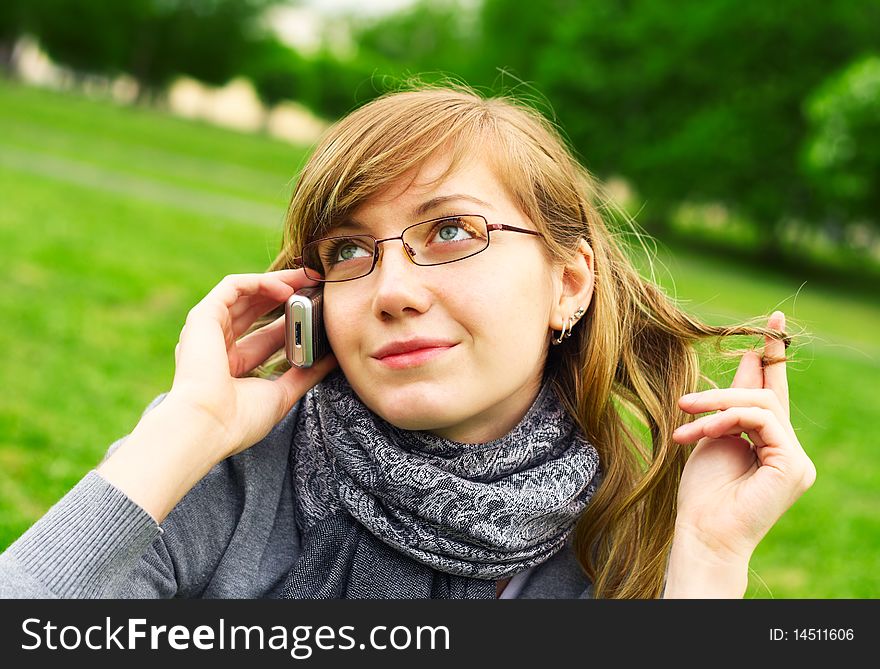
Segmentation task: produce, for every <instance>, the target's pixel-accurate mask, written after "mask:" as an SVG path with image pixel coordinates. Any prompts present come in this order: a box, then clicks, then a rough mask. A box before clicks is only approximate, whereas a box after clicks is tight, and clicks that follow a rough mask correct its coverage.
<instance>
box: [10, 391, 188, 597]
mask: <svg viewBox="0 0 880 669" xmlns="http://www.w3.org/2000/svg"><path fill="white" fill-rule="evenodd" d="M163 397H164V395H160V396H159V397H157V398H156V399H155V400H153V402H151V403H150V405H149V406H148V407H147V409H146V410H145V411H144V413H145V414H146V413H147V412H148V411H150V410H151V409H152V408H153V407H154V406H156V405H157V404H159V402H161V400H162V399H163ZM123 440H124V438H123V439H121V440H119V441H117V442H115V443H114V444H112V445H111V446H110V448H109V449H108V454H109V453H111V452H112V451H113V450H114V449H115V448H116V447H118V445H119V444H120V443H122V441H123ZM161 534H162V529H161V528H160V527H159V525H157V524H156V522H155V521H154V520H153V518H152V517H151V516H150V515H149V514H148V513H147V512H146V511H144V510H143V509H142V508H141V507H140V506H138V505H137V504H135V503H134V502H133V501H132V500H131V499H129V498H128V497H127V496H126V495H125V494H124V493H123V492H122V491H120V490H119V489H117V488H116V487H115V486H113V485H112V484H111V483H109V482H108V481H106V480H105V479H104V478H102V477H101V476H100V475H99V474H98V473H97V472H96V471H94V470H92V471H90V472H89V473H88V474H86V476H85V477H83V479H82V480H80V482H79V483H77V484H76V485H75V486H74V487H73V488H72V489H71V490H70V492H68V493H67V494H66V495H65V496H64V497H62V498H61V500H59V501H58V502H57V503H56V504H55V505H54V506H53V507H52V508H51V509H49V511H47V512H46V514H45V515H44V516H43V517H42V518H40V519H39V520H38V521H37V522H36V523H34V525H33V526H31V528H30V529H28V530H27V531H26V532H25V533H24V534H23V535H22V536H21V537H19V539H18V540H16V541H15V542H14V543H13V544H12V545H11V546H9V548H8V549H7V550H6V551H4V552H3V553H2V554H0V597H3V598H7V599H8V598H17V599H25V598H28V599H30V598H42V599H49V598H76V599H84V598H115V597H142V598H158V597H172V596H174V594H175V593H176V590H177V588H176V582H175V574H174V568H173V564H172V562H171V560H170V558H169V556H168V553H167V551H166V550H165V549H164V543H163V540H162V536H161Z"/></svg>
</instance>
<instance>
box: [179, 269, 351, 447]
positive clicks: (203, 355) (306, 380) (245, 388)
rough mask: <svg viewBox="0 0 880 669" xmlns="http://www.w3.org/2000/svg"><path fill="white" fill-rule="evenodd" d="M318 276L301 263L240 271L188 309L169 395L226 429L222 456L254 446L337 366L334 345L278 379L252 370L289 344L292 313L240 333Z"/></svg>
mask: <svg viewBox="0 0 880 669" xmlns="http://www.w3.org/2000/svg"><path fill="white" fill-rule="evenodd" d="M316 283H317V282H315V281H312V280H310V279H308V278H306V276H305V274H304V273H303V270H301V269H288V270H279V271H276V272H267V273H265V274H232V275H229V276H227V277H225V278H224V279H223V280H222V281H221V282H220V283H219V284H217V285H216V286H215V287H214V288H213V289H212V290H211V291H210V292H209V293H208V294H207V295H206V296H205V297H204V298H203V299H202V300H201V301H200V302H199V303H198V304H196V305H195V306H194V307H193V308H192V309H191V310H190V312H189V314H188V315H187V317H186V323H185V325H184V327H183V329H182V330H181V332H180V341H179V343H178V344H177V347H176V348H175V350H174V356H175V372H174V381H173V383H172V387H171V391H170V392H169V393H168V396H167V397H166V398H165V399H164V400H163V403H165V402H169V403H170V404H172V405H174V406H176V407H177V408H178V409H181V408H183V410H184V411H193V412H197V413H198V414H201V416H200V417H202V418H205V417H206V418H207V419H208V421H209V422H212V423H214V424H215V425H216V427H217V428H218V433H219V434H221V435H224V439H223V441H224V443H222V444H220V445H219V446H220V449H221V452H220V453H219V457H221V458H223V457H228V456H230V455H234V454H235V453H238V452H240V451H243V450H245V449H246V448H249V447H250V446H252V445H254V444H255V443H257V442H258V441H260V440H261V439H262V438H263V437H265V436H266V435H267V434H268V433H269V432H270V430H271V429H272V428H273V427H274V426H275V424H276V423H278V422H279V421H280V420H281V419H282V418H283V417H284V416H285V415H286V414H287V413H288V412H289V411H290V410H291V408H292V407H293V405H294V404H295V403H296V402H297V401H298V400H299V399H300V398H301V397H302V396H303V395H305V393H306V391H308V390H309V389H310V388H311V387H312V386H314V385H315V384H317V383H318V382H319V381H320V380H321V379H322V378H323V377H324V376H326V375H327V373H328V372H330V371H331V370H332V369H333V368H334V367H336V365H337V363H336V358H335V357H334V356H333V354H332V353H328V354H327V355H326V356H325V357H324V358H322V359H321V360H320V361H318V362H317V363H315V365H314V366H313V367H310V368H305V369H301V368H298V367H292V368H291V369H289V370H288V371H287V372H285V373H284V374H283V375H282V376H280V377H278V378H277V379H274V380H271V381H270V380H267V379H259V378H254V377H246V378H242V377H244V375H245V374H247V373H248V372H250V371H251V370H253V369H254V368H256V367H257V366H259V365H260V364H262V363H263V362H265V360H266V359H267V358H268V357H269V356H270V355H272V354H273V353H275V352H276V351H277V350H278V349H280V348H283V346H284V317H283V316H281V317H280V318H278V319H276V320H275V321H274V322H272V323H270V324H268V325H266V326H264V327H262V328H260V329H259V330H256V331H254V332H252V333H250V334H249V335H247V336H246V337H243V338H241V339H239V337H240V336H241V335H242V334H244V333H245V332H246V331H247V330H248V328H249V327H250V326H251V325H252V324H253V323H254V322H255V321H256V320H257V319H258V318H259V317H260V316H263V315H265V314H266V313H268V312H269V311H271V310H272V309H274V308H275V307H277V306H278V305H279V304H283V303H284V302H286V301H287V299H288V298H289V297H290V296H291V295H292V294H293V293H294V292H295V291H297V290H299V289H300V288H304V287H306V286H314V285H316Z"/></svg>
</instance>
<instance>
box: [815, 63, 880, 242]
mask: <svg viewBox="0 0 880 669" xmlns="http://www.w3.org/2000/svg"><path fill="white" fill-rule="evenodd" d="M806 109H807V115H808V117H809V120H810V135H809V137H808V138H807V141H806V146H805V150H804V163H803V166H804V169H805V172H806V174H807V176H808V178H809V179H810V181H811V183H812V184H813V185H814V187H815V188H816V189H817V191H818V192H819V194H820V195H821V200H822V202H823V203H824V205H825V212H826V217H827V219H829V220H834V221H837V222H839V223H848V222H852V221H856V220H860V221H864V222H870V223H872V224H873V225H874V226H875V227H880V190H878V187H877V185H878V184H880V56H876V55H874V56H868V57H865V58H861V59H859V60H857V61H855V62H853V63H851V64H850V65H848V66H847V67H845V68H844V69H843V70H842V71H840V72H837V73H835V74H834V75H832V76H831V77H829V78H828V79H827V80H826V81H824V82H823V83H822V84H821V85H820V86H819V87H818V88H817V90H816V91H815V92H814V93H813V95H811V96H810V98H809V100H808V102H807V105H806Z"/></svg>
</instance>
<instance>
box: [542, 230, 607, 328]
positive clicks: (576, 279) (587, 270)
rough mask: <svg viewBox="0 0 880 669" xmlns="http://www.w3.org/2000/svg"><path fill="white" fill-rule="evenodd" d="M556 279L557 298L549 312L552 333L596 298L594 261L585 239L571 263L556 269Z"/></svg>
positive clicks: (582, 240)
mask: <svg viewBox="0 0 880 669" xmlns="http://www.w3.org/2000/svg"><path fill="white" fill-rule="evenodd" d="M553 279H554V283H555V284H556V286H557V299H556V300H555V302H554V304H553V307H552V309H551V310H550V323H549V326H550V328H551V329H553V330H562V327H563V325H564V324H565V323H566V321H567V320H568V319H569V318H571V317H572V316H574V313H575V312H576V311H577V310H578V309H583V310H584V311H586V310H587V307H588V306H589V305H590V301H591V300H592V299H593V287H594V285H595V283H596V275H595V258H594V256H593V249H592V247H591V246H590V245H589V244H588V243H587V240H586V239H583V238H582V239H581V241H580V243H579V244H578V250H577V253H575V254H574V257H573V258H572V259H571V260H570V261H569V262H567V263H566V264H565V265H562V266H559V267H557V268H556V273H555V274H554V277H553Z"/></svg>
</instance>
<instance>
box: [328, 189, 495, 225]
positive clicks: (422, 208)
mask: <svg viewBox="0 0 880 669" xmlns="http://www.w3.org/2000/svg"><path fill="white" fill-rule="evenodd" d="M455 200H460V201H461V200H463V201H467V202H473V203H474V204H478V205H480V206H483V207H487V208H488V209H492V210H493V211H494V209H495V207H493V206H492V205H491V204H489V203H488V202H485V201H483V200H481V199H480V198H478V197H474V196H473V195H466V194H464V193H453V194H451V195H438V196H437V197H432V198H431V199H430V200H426V201H425V202H422V204H420V205H419V206H418V207H416V208H415V209H413V211H412V218H414V219H415V218H421V217H422V216H425V215H426V214H427V213H428V212H430V211H432V210H434V209H436V208H437V207H439V206H440V205H443V204H446V203H448V202H452V201H455ZM341 228H349V229H353V230H365V229H369V226H367V225H365V224H363V223H361V222H360V221H357V220H355V219H353V218H348V219H345V220H344V221H342V222H341V223H340V224H339V225H334V226H333V227H332V230H334V231H335V230H339V229H341Z"/></svg>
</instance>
